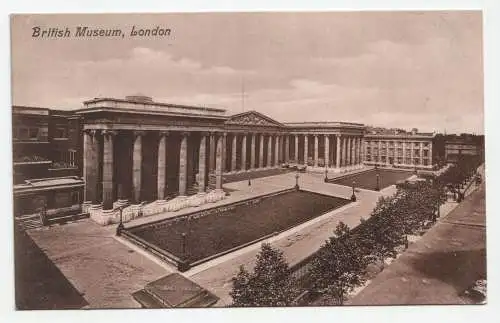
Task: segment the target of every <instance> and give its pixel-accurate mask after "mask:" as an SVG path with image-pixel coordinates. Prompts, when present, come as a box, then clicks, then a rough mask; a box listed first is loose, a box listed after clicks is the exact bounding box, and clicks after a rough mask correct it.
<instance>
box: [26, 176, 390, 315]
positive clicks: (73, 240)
mask: <svg viewBox="0 0 500 323" xmlns="http://www.w3.org/2000/svg"><path fill="white" fill-rule="evenodd" d="M323 176H324V175H322V174H309V173H306V174H300V179H299V183H300V186H301V188H303V189H307V190H312V191H316V192H320V193H325V194H330V195H335V196H339V197H344V198H350V196H351V193H352V190H351V188H350V187H345V186H340V185H336V184H327V183H324V182H323ZM293 185H295V174H294V173H286V174H281V175H276V176H272V177H265V178H259V179H255V180H253V181H252V185H251V186H248V182H247V181H241V182H234V183H229V184H226V185H225V187H227V188H229V189H231V190H232V192H231V196H229V197H228V198H227V199H225V200H223V201H219V202H217V203H213V204H208V205H205V206H203V207H198V208H188V209H184V210H181V211H178V212H167V213H164V214H160V215H156V216H150V217H145V218H142V219H136V220H134V221H131V222H129V223H127V224H126V225H127V226H128V225H131V224H139V223H143V222H149V221H152V220H157V219H162V218H168V217H171V216H174V215H178V214H184V213H187V212H191V211H193V210H197V209H203V208H210V207H215V206H219V205H222V204H227V203H231V202H234V201H237V200H241V199H243V198H249V197H253V196H257V195H262V194H266V193H270V192H274V191H278V190H282V189H286V188H290V187H293ZM394 191H395V189H394V187H389V188H387V189H385V190H382V191H381V192H372V191H367V190H359V192H357V193H356V195H357V197H358V202H356V203H351V204H349V205H348V206H346V207H345V208H344V209H342V210H341V212H339V211H332V212H331V213H328V214H326V215H324V216H322V217H320V218H317V219H313V220H311V221H309V222H308V223H306V224H303V225H301V226H299V227H298V228H293V229H291V230H290V231H287V232H286V233H284V234H280V235H279V236H276V237H274V238H271V240H270V241H271V243H272V244H273V245H274V246H276V247H278V248H280V249H282V250H283V251H284V253H285V256H286V257H287V259H288V261H289V263H291V264H292V263H295V262H298V261H300V260H301V259H303V258H305V257H307V256H308V255H310V254H311V253H312V252H314V251H315V250H317V249H318V248H319V247H320V246H321V245H322V244H323V243H324V241H325V240H326V239H328V238H329V237H330V236H331V235H332V233H333V231H334V229H335V227H336V225H337V224H338V222H339V221H344V222H345V223H346V224H347V225H349V226H351V227H352V226H355V225H358V224H359V222H360V218H361V217H368V215H369V213H370V212H371V210H372V209H373V207H374V206H375V204H376V201H377V199H378V198H379V196H381V195H391V194H393V193H394ZM28 234H29V235H30V236H31V238H32V239H33V240H34V241H35V242H36V244H37V245H38V246H39V247H40V248H41V249H42V250H43V251H44V252H45V254H46V255H47V256H48V258H49V259H50V260H51V261H52V262H53V263H54V264H55V265H56V266H57V267H58V268H59V270H60V271H61V272H62V273H63V274H64V276H65V277H66V278H67V279H68V280H69V281H70V282H71V283H72V285H73V286H74V287H75V288H76V289H77V290H78V291H79V292H80V293H82V295H83V297H84V298H85V300H86V301H87V302H88V303H89V305H88V307H90V308H133V307H138V304H137V303H136V302H135V301H134V300H133V299H132V297H131V296H130V294H131V293H132V292H134V291H136V290H139V289H141V288H142V287H143V286H144V285H145V284H146V283H148V282H150V281H153V280H156V279H158V278H160V277H162V276H164V275H167V274H169V273H171V272H173V271H175V269H174V268H172V267H170V266H168V265H166V264H164V263H161V262H160V261H158V260H157V259H156V258H154V257H152V256H151V255H149V254H147V253H145V252H144V251H142V250H140V249H138V248H137V247H135V246H132V245H130V244H127V243H123V242H121V241H120V239H117V238H116V237H115V236H114V234H115V226H108V227H101V226H99V225H97V224H95V223H93V222H92V221H91V220H82V221H78V222H75V223H69V224H66V225H62V226H53V227H45V228H40V229H35V230H30V231H28ZM235 234H237V233H235ZM259 247H260V244H258V245H255V246H250V247H248V248H245V249H241V250H239V251H236V252H234V253H232V254H229V255H226V256H223V257H221V258H219V259H215V260H214V261H212V262H209V263H206V264H202V265H200V266H197V267H195V268H193V269H192V270H190V271H188V272H186V273H185V275H186V276H187V277H190V278H191V279H193V280H194V281H195V282H197V283H199V284H200V285H202V286H203V287H205V288H207V289H209V290H210V291H212V292H213V293H215V294H216V295H217V296H219V297H220V298H221V301H220V302H219V303H218V304H217V305H218V306H225V305H228V304H229V303H230V302H231V299H230V296H229V291H230V289H231V286H232V284H231V278H232V277H233V276H234V275H235V274H236V272H237V270H238V268H239V265H245V266H246V267H247V268H251V267H252V266H253V263H254V260H255V255H256V254H257V252H258V249H259Z"/></svg>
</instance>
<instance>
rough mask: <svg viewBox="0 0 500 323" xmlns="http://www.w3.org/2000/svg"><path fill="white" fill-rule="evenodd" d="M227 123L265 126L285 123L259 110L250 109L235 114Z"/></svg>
mask: <svg viewBox="0 0 500 323" xmlns="http://www.w3.org/2000/svg"><path fill="white" fill-rule="evenodd" d="M226 123H227V124H234V125H246V126H264V127H282V126H283V124H281V123H279V122H278V121H276V120H274V119H272V118H269V117H268V116H266V115H264V114H262V113H260V112H257V111H248V112H243V113H239V114H235V115H233V116H231V117H230V118H229V120H227V121H226Z"/></svg>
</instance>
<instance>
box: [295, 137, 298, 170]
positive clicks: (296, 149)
mask: <svg viewBox="0 0 500 323" xmlns="http://www.w3.org/2000/svg"><path fill="white" fill-rule="evenodd" d="M295 162H296V163H297V164H298V163H299V135H295Z"/></svg>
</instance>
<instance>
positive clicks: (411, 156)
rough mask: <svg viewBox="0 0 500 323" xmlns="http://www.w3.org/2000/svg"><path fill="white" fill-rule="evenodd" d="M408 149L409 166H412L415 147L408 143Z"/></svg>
mask: <svg viewBox="0 0 500 323" xmlns="http://www.w3.org/2000/svg"><path fill="white" fill-rule="evenodd" d="M410 147H411V151H410V165H413V158H415V157H414V153H413V151H414V150H415V145H414V144H413V142H411V143H410Z"/></svg>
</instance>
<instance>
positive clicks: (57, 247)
mask: <svg viewBox="0 0 500 323" xmlns="http://www.w3.org/2000/svg"><path fill="white" fill-rule="evenodd" d="M110 229H111V230H110ZM112 229H113V228H103V227H101V226H99V225H98V224H95V223H94V222H92V220H90V219H87V220H83V221H79V222H75V223H69V224H66V225H61V226H54V227H50V228H47V227H45V228H41V229H36V230H31V231H29V235H30V236H31V237H32V239H33V240H34V241H35V242H36V244H37V245H38V246H39V247H40V248H41V249H42V250H43V251H44V252H45V254H46V255H47V256H48V258H49V259H50V260H51V261H52V262H53V263H54V264H55V265H56V266H57V267H58V268H59V270H60V271H61V272H62V273H63V274H64V276H66V278H67V279H68V280H69V281H70V282H71V283H72V284H73V286H74V287H75V288H76V289H77V290H78V291H79V292H80V293H81V294H82V295H83V297H84V298H85V300H86V301H87V302H88V304H89V305H88V307H91V308H131V307H132V308H133V307H139V304H138V303H137V302H135V301H134V299H133V298H132V297H131V295H130V294H131V293H133V292H135V291H137V290H139V289H142V288H143V287H144V285H145V284H146V283H148V282H150V281H152V280H155V279H158V278H160V277H162V276H164V275H166V274H168V273H169V271H168V270H166V269H165V268H163V267H162V266H160V265H158V264H157V263H155V262H153V261H151V260H150V259H148V258H147V257H145V256H143V255H141V254H138V253H137V252H135V251H133V250H131V249H129V248H127V247H126V246H124V245H123V244H121V243H120V242H118V241H117V240H115V239H114V238H113V231H114V230H112ZM40 276H41V277H40V279H44V278H43V272H42V273H40Z"/></svg>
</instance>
